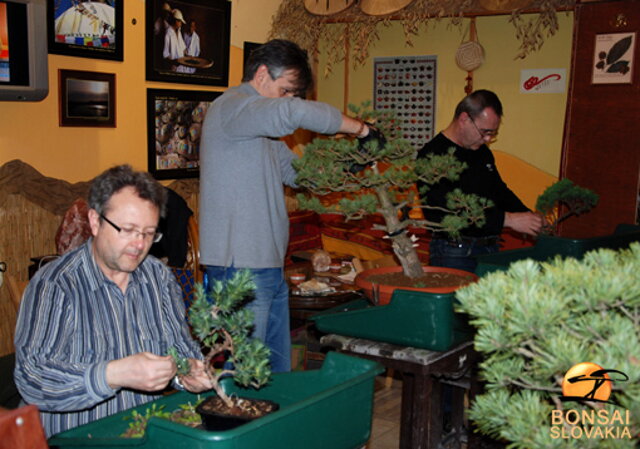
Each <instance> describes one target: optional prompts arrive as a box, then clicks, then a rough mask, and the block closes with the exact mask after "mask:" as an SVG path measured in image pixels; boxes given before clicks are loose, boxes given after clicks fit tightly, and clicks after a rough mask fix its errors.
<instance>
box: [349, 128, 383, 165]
mask: <svg viewBox="0 0 640 449" xmlns="http://www.w3.org/2000/svg"><path fill="white" fill-rule="evenodd" d="M364 128H365V130H366V131H367V132H366V134H365V135H364V136H362V137H358V151H359V152H360V154H362V155H365V156H368V155H370V154H371V153H370V151H369V149H368V148H367V146H368V145H367V144H369V145H371V144H370V143H369V142H374V143H373V145H374V147H375V146H377V148H376V150H381V149H382V148H384V146H385V145H386V144H387V139H385V137H384V136H383V135H382V133H381V132H380V130H379V129H378V128H376V127H375V126H373V125H370V124H368V123H365V126H364ZM374 151H375V150H374ZM372 164H373V162H369V163H368V164H358V163H353V164H351V166H350V167H349V172H350V173H353V174H355V173H359V172H361V171H362V170H364V169H365V168H367V167H368V166H370V165H372Z"/></svg>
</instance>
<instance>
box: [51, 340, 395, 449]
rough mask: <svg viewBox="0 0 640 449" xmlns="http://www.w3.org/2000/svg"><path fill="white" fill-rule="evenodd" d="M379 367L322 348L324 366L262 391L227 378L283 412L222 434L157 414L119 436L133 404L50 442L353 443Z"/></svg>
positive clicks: (186, 445) (366, 430)
mask: <svg viewBox="0 0 640 449" xmlns="http://www.w3.org/2000/svg"><path fill="white" fill-rule="evenodd" d="M382 371H383V368H382V366H381V365H379V364H377V363H375V362H372V361H369V360H364V359H360V358H356V357H350V356H347V355H344V354H339V353H336V352H330V353H328V354H327V357H326V358H325V361H324V363H323V365H322V368H321V369H319V370H311V371H295V372H291V373H282V374H275V375H274V376H273V378H272V381H271V382H270V383H269V385H267V386H266V387H264V388H261V389H260V390H253V389H242V388H240V387H238V386H237V385H236V384H234V383H233V381H231V379H225V380H224V381H223V382H224V386H225V390H226V391H227V392H233V393H236V394H238V395H242V396H245V397H253V398H261V399H269V400H272V401H275V402H278V403H279V404H280V410H278V411H277V412H274V413H272V414H270V415H267V416H265V417H263V418H260V419H257V420H255V421H253V422H250V423H248V424H244V425H242V426H240V427H237V428H235V429H233V430H228V431H224V432H208V431H206V430H200V429H192V428H189V427H186V426H183V425H181V424H177V423H174V422H171V421H168V420H164V419H160V418H152V419H151V420H150V421H149V425H148V426H147V431H146V433H145V436H144V437H143V438H122V437H120V435H121V434H122V433H123V432H124V431H125V430H126V429H127V427H128V423H129V421H126V420H124V419H123V418H124V417H126V416H130V415H131V411H132V410H137V411H138V412H139V413H144V411H145V410H146V409H147V408H148V407H150V406H151V404H152V403H148V404H144V405H142V406H139V407H136V408H135V409H130V410H127V411H124V412H120V413H118V414H115V415H112V416H109V417H107V418H103V419H100V420H97V421H94V422H92V423H89V424H85V425H83V426H80V427H76V428H75V429H71V430H67V431H66V432H62V433H60V434H58V435H54V436H53V437H52V438H50V439H49V445H50V447H51V448H52V449H53V448H59V449H66V448H74V449H78V448H87V449H96V448H101V449H116V448H141V449H205V448H215V449H223V448H224V449H232V448H233V449H238V448H242V449H252V448H256V449H258V448H287V449H326V448H332V449H334V448H335V449H352V448H359V447H362V446H363V445H364V444H365V443H366V442H367V441H368V439H369V435H370V432H371V417H372V406H373V382H374V378H375V376H376V375H378V374H380V373H381V372H382ZM196 399H197V395H195V394H191V393H187V392H180V393H176V394H172V395H169V396H166V397H163V398H161V399H158V400H157V401H155V403H156V404H158V405H163V404H164V405H165V410H167V411H172V410H175V409H177V408H178V405H179V404H184V403H186V402H189V401H191V402H194V401H195V400H196Z"/></svg>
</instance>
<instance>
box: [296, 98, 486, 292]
mask: <svg viewBox="0 0 640 449" xmlns="http://www.w3.org/2000/svg"><path fill="white" fill-rule="evenodd" d="M350 109H351V111H352V112H353V113H354V115H356V116H359V117H360V118H361V119H362V120H364V121H367V122H370V123H375V127H376V128H377V129H378V130H379V131H380V133H381V134H382V135H383V136H384V138H377V136H379V134H377V133H374V134H375V136H372V137H370V138H368V139H367V138H365V139H364V141H363V142H361V141H358V140H357V139H352V138H348V137H345V136H336V137H332V138H316V139H314V140H313V141H312V142H311V143H310V144H309V145H307V147H306V148H305V152H304V155H303V157H302V158H300V159H299V160H297V161H295V162H294V166H295V168H296V170H297V171H298V177H297V179H296V183H297V184H298V185H299V186H301V187H305V188H306V189H307V190H308V192H309V193H308V194H299V195H298V201H299V204H300V207H301V208H302V209H310V210H314V211H316V212H318V213H335V214H341V215H343V216H344V217H346V219H347V220H356V219H360V218H362V217H364V216H365V215H367V214H373V213H377V214H380V215H381V216H382V217H383V219H384V224H381V225H379V227H377V229H381V230H383V231H384V232H385V233H386V236H385V237H386V238H388V239H389V240H390V241H391V245H392V248H393V251H394V254H395V256H396V257H397V259H398V261H399V262H400V266H401V268H398V269H396V270H392V271H396V272H401V274H402V275H403V276H404V277H405V278H409V279H410V280H411V281H410V282H413V287H416V286H418V287H420V285H419V284H420V282H422V283H424V282H425V279H424V278H425V276H424V275H425V270H426V271H433V270H434V269H436V267H423V265H422V262H421V261H420V259H419V258H418V254H417V252H416V249H415V246H416V245H415V238H414V237H413V236H412V235H411V234H410V232H409V231H408V229H409V227H414V228H421V229H429V230H432V231H435V230H438V231H440V232H447V233H449V234H450V235H452V236H455V235H457V234H458V233H459V231H460V230H461V229H463V228H465V227H468V226H470V225H474V224H477V225H481V224H482V223H483V220H484V209H485V208H487V207H489V206H490V205H491V203H490V201H488V200H486V199H484V198H479V197H477V196H475V195H466V194H463V193H462V192H461V191H460V190H456V191H454V192H451V193H450V195H449V205H450V206H449V210H448V212H449V214H448V215H447V216H446V217H445V218H444V219H443V220H442V222H440V223H438V222H433V221H429V220H426V219H423V218H411V217H410V216H409V215H408V214H407V213H406V210H407V208H408V207H409V206H411V205H415V204H417V203H418V201H417V197H416V194H415V189H414V186H415V185H416V182H417V181H422V182H423V183H425V185H426V187H425V188H424V189H425V190H428V186H429V185H433V184H435V183H437V182H439V181H440V180H442V179H456V178H457V177H458V176H459V174H460V173H461V172H462V171H463V170H465V168H466V166H465V164H463V163H461V162H459V161H458V160H457V159H456V158H455V156H454V155H453V149H451V151H450V152H449V153H448V154H447V155H442V156H437V155H430V156H429V157H428V158H425V159H420V160H416V154H417V150H416V149H414V148H413V146H412V145H411V143H410V142H408V141H407V140H405V139H403V138H402V137H401V136H400V127H399V121H398V120H397V119H396V118H395V116H394V115H393V113H388V112H380V111H374V110H371V109H370V108H369V102H366V103H364V104H363V105H362V106H361V107H355V106H353V105H351V106H350ZM335 192H340V193H342V194H344V198H343V199H341V200H340V201H339V202H337V203H334V204H327V203H326V202H323V201H322V200H321V198H322V197H323V196H325V195H327V194H330V193H335ZM421 193H425V192H421ZM420 207H423V208H424V207H428V206H420ZM378 270H379V269H378ZM437 271H440V272H443V271H444V272H451V273H456V274H462V275H466V276H467V277H468V281H470V280H472V278H473V275H467V274H466V272H462V271H460V270H452V269H448V268H437ZM368 274H369V273H367V272H365V273H364V274H363V275H361V276H358V279H362V278H363V277H366V276H367V275H368ZM416 284H418V285H416ZM457 286H458V285H457V284H456V286H455V288H457ZM455 288H454V289H455ZM438 291H440V292H442V291H443V290H438ZM449 291H451V289H449ZM383 302H384V301H383Z"/></svg>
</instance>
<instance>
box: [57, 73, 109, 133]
mask: <svg viewBox="0 0 640 449" xmlns="http://www.w3.org/2000/svg"><path fill="white" fill-rule="evenodd" d="M58 77H59V80H58V84H59V95H58V97H59V125H60V126H78V127H98V128H115V127H116V75H115V74H114V73H101V72H85V71H80V70H63V69H60V70H58Z"/></svg>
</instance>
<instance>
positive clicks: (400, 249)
mask: <svg viewBox="0 0 640 449" xmlns="http://www.w3.org/2000/svg"><path fill="white" fill-rule="evenodd" d="M376 194H377V195H378V199H379V201H380V213H381V214H382V216H383V217H384V221H385V224H386V226H387V229H386V231H387V233H388V234H389V235H390V237H389V238H390V239H391V245H392V247H393V252H394V253H395V255H396V256H397V257H398V260H399V261H400V265H401V266H402V271H403V273H404V274H405V276H407V277H410V278H412V279H415V278H418V277H420V276H422V275H423V274H424V272H423V270H422V262H420V259H419V258H418V253H417V251H416V249H415V247H414V246H413V242H412V241H411V239H410V238H409V235H408V234H407V231H406V230H404V225H403V223H402V222H401V221H400V219H399V218H398V209H397V208H396V207H395V206H394V205H393V203H392V202H391V199H390V198H389V192H388V191H387V190H385V189H382V188H376ZM396 233H397V234H396Z"/></svg>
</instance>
